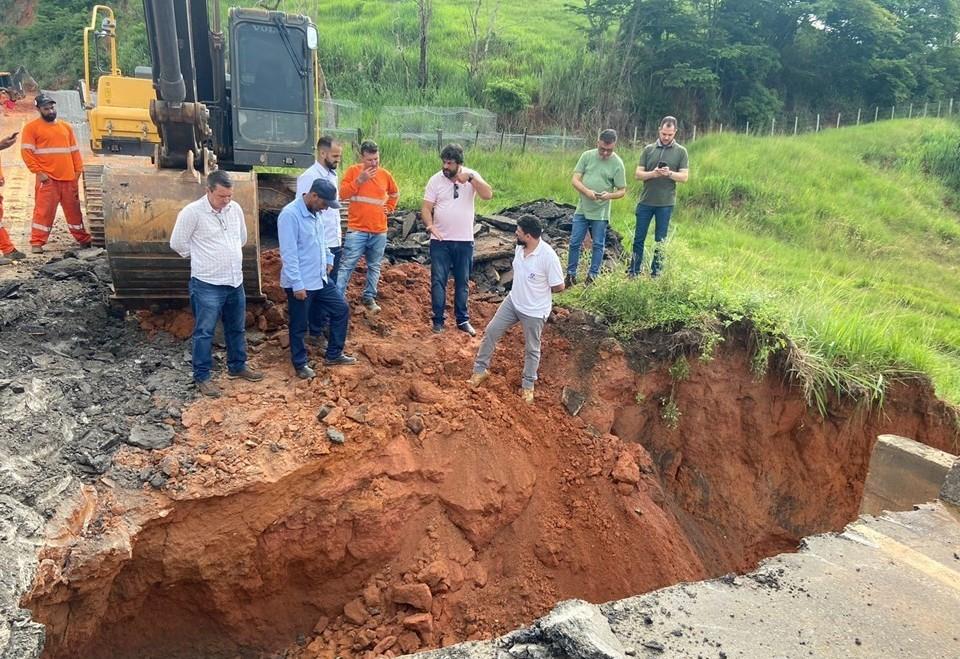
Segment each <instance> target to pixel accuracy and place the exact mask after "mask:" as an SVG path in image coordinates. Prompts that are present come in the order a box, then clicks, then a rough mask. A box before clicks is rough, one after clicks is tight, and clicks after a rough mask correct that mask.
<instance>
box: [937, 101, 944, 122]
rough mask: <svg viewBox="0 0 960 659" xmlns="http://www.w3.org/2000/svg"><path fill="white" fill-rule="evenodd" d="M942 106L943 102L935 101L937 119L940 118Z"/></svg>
mask: <svg viewBox="0 0 960 659" xmlns="http://www.w3.org/2000/svg"><path fill="white" fill-rule="evenodd" d="M941 105H943V101H937V119H939V118H940V106H941Z"/></svg>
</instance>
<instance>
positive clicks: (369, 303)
mask: <svg viewBox="0 0 960 659" xmlns="http://www.w3.org/2000/svg"><path fill="white" fill-rule="evenodd" d="M363 306H365V307H366V308H367V311H369V312H370V313H380V305H379V304H377V301H376V300H374V299H373V298H372V297H368V298H365V299H364V300H363Z"/></svg>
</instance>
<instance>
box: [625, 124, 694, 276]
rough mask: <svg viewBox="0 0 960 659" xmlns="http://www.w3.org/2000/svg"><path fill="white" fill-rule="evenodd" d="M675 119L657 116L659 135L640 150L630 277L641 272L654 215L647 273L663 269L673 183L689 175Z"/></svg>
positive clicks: (679, 181)
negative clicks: (651, 260) (637, 196)
mask: <svg viewBox="0 0 960 659" xmlns="http://www.w3.org/2000/svg"><path fill="white" fill-rule="evenodd" d="M676 134H677V120H676V118H675V117H664V118H663V119H661V120H660V133H659V138H658V139H657V141H656V142H654V143H653V144H648V145H647V146H645V147H644V148H643V153H641V154H640V163H639V164H638V165H637V171H636V178H637V180H638V181H643V192H642V193H641V194H640V203H639V204H637V227H636V230H635V232H634V235H633V258H632V259H631V260H630V270H629V271H628V273H629V275H630V276H631V277H636V276H637V275H639V274H640V273H642V272H643V243H644V241H645V240H646V239H647V232H648V231H649V230H650V221H651V220H653V219H656V227H655V228H654V232H653V240H654V242H655V243H656V247H655V248H654V250H653V263H652V264H651V265H650V276H651V277H656V276H657V275H659V274H660V271H661V270H662V269H663V246H662V245H661V243H662V242H663V241H664V240H666V238H667V227H669V226H670V216H671V215H672V214H673V206H674V204H675V203H676V200H677V183H683V182H685V181H686V180H687V179H688V178H689V170H688V167H689V162H688V159H687V150H686V149H685V148H683V147H682V146H681V145H680V144H678V143H677V142H676V140H675V139H674V137H675V136H676Z"/></svg>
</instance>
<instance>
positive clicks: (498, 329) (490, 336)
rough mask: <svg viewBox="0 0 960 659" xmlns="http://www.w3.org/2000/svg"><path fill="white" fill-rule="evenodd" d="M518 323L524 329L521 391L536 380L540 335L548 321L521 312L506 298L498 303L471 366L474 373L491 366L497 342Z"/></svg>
mask: <svg viewBox="0 0 960 659" xmlns="http://www.w3.org/2000/svg"><path fill="white" fill-rule="evenodd" d="M517 323H520V325H521V326H522V327H523V343H524V353H523V383H522V385H521V386H522V387H523V388H524V389H533V384H534V382H536V381H537V368H539V366H540V335H541V334H542V333H543V326H544V325H546V324H547V319H546V318H535V317H534V316H526V315H524V314H522V313H520V312H519V311H517V309H516V307H514V306H513V301H511V300H510V296H509V295H508V296H507V299H505V300H504V301H503V302H501V303H500V308H499V309H497V313H496V314H494V316H493V319H492V320H491V321H490V324H489V325H487V329H486V330H485V331H484V332H483V341H481V342H480V350H478V351H477V359H476V361H474V363H473V372H474V373H482V372H484V371H486V370H487V369H488V368H489V367H490V358H491V357H493V351H494V350H495V349H496V347H497V341H499V340H500V338H501V337H502V336H503V335H504V334H506V333H507V330H509V329H510V328H511V327H513V326H514V325H516V324H517Z"/></svg>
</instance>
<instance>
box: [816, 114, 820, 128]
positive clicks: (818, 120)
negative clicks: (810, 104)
mask: <svg viewBox="0 0 960 659" xmlns="http://www.w3.org/2000/svg"><path fill="white" fill-rule="evenodd" d="M816 132H818V133H819V132H820V113H819V112H818V113H817V131H816Z"/></svg>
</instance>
